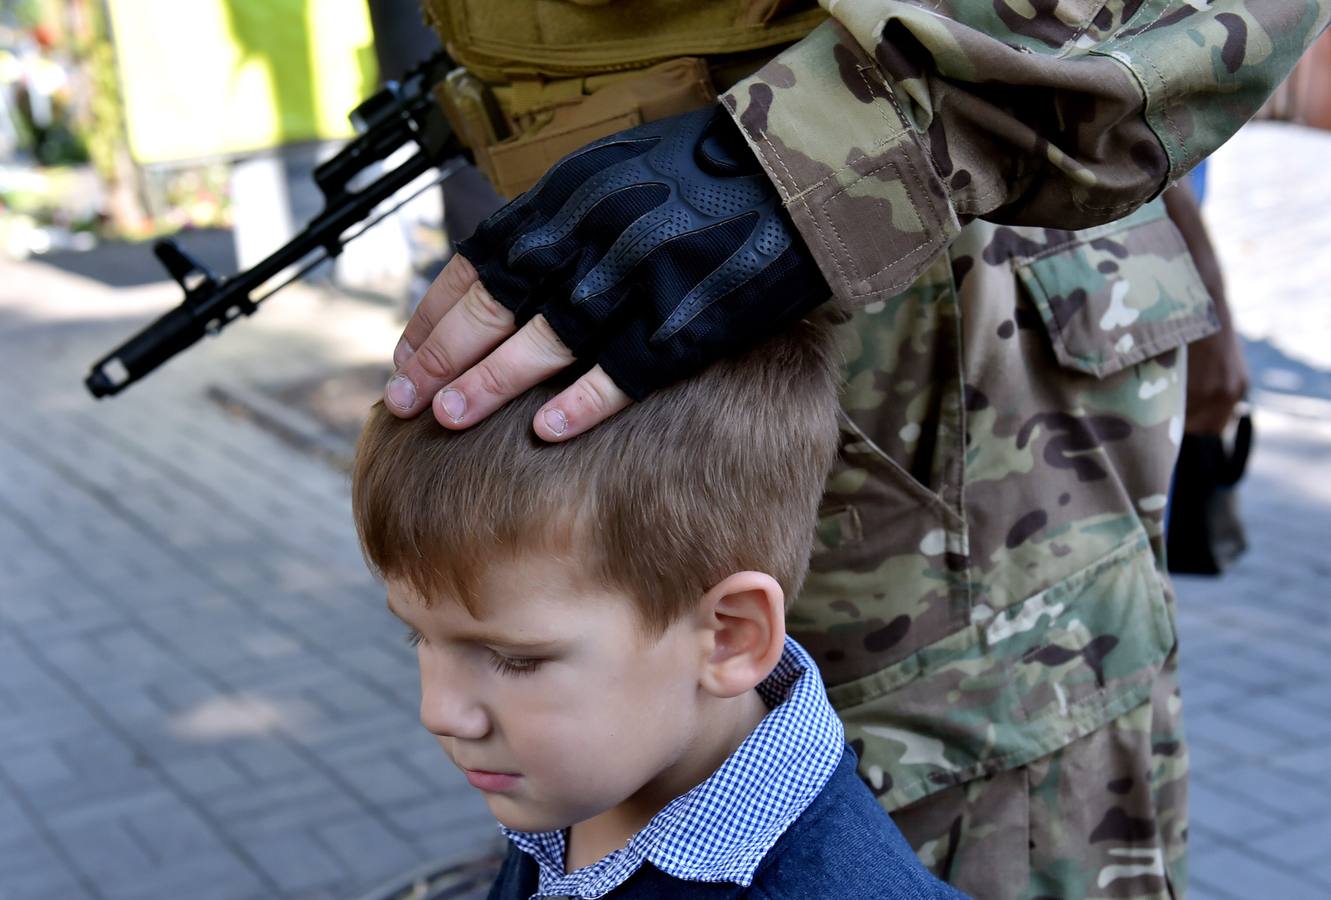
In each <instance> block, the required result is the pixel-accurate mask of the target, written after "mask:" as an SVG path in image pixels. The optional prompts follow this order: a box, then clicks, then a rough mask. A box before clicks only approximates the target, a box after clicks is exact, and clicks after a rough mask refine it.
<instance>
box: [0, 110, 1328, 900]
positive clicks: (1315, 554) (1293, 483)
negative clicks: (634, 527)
mask: <svg viewBox="0 0 1331 900" xmlns="http://www.w3.org/2000/svg"><path fill="white" fill-rule="evenodd" d="M1328 159H1331V135H1312V134H1309V133H1304V132H1295V131H1288V130H1280V129H1278V128H1276V127H1272V126H1267V127H1263V128H1254V129H1252V130H1251V131H1250V132H1245V133H1244V134H1243V135H1241V136H1240V137H1239V138H1238V139H1236V140H1235V141H1234V142H1232V143H1231V145H1230V146H1229V147H1227V148H1225V149H1224V150H1222V151H1221V153H1220V154H1219V155H1218V157H1217V158H1216V160H1215V163H1214V168H1213V171H1212V179H1213V182H1212V190H1213V195H1212V199H1211V201H1210V202H1209V203H1208V208H1207V215H1208V219H1209V220H1210V222H1211V224H1212V227H1213V230H1214V232H1215V237H1216V239H1217V243H1218V245H1219V246H1220V249H1221V252H1222V254H1223V255H1224V257H1225V261H1226V264H1227V268H1228V270H1229V277H1230V282H1231V291H1232V293H1233V303H1234V306H1235V308H1236V310H1237V315H1238V318H1239V322H1240V327H1241V329H1242V330H1244V331H1245V333H1246V334H1248V335H1249V336H1250V337H1252V338H1253V339H1254V340H1253V342H1252V344H1251V347H1250V349H1251V350H1252V354H1253V361H1254V365H1255V369H1256V378H1255V381H1256V383H1257V385H1258V387H1259V388H1260V390H1259V391H1258V392H1257V393H1256V396H1255V399H1256V401H1257V404H1258V407H1259V410H1260V413H1259V419H1258V428H1259V433H1260V436H1259V440H1260V445H1259V446H1260V449H1259V452H1258V453H1257V455H1256V457H1255V459H1254V464H1253V467H1252V471H1251V474H1250V478H1249V480H1248V482H1247V483H1246V487H1245V490H1244V493H1243V499H1244V513H1245V518H1246V521H1247V523H1248V526H1249V529H1250V538H1251V541H1252V544H1253V549H1252V551H1251V552H1250V554H1249V555H1248V557H1247V558H1245V559H1244V560H1243V562H1242V563H1241V564H1240V566H1239V567H1238V568H1237V569H1236V570H1235V571H1234V572H1233V573H1232V574H1231V575H1228V576H1227V577H1225V578H1224V579H1222V580H1218V581H1211V580H1186V581H1180V583H1179V585H1178V588H1179V598H1180V600H1179V606H1180V615H1181V620H1182V621H1181V626H1180V627H1181V632H1182V644H1183V649H1182V661H1183V690H1184V698H1185V705H1186V708H1187V710H1188V728H1189V734H1190V738H1191V741H1192V754H1193V766H1194V768H1193V771H1194V773H1195V778H1194V780H1193V811H1192V835H1193V845H1194V858H1193V875H1194V888H1193V891H1192V896H1193V897H1217V898H1230V897H1232V898H1249V897H1258V896H1262V897H1265V896H1279V897H1282V898H1298V897H1309V898H1311V897H1324V896H1327V895H1328V894H1331V854H1329V853H1327V851H1328V850H1329V849H1331V752H1328V750H1327V749H1326V748H1327V743H1328V741H1331V603H1329V601H1328V598H1329V597H1331V587H1329V585H1331V551H1328V546H1327V544H1328V540H1331V539H1329V538H1328V536H1329V535H1331V466H1328V463H1331V349H1329V348H1331V302H1328V301H1331V297H1328V294H1329V293H1331V287H1328V285H1331V254H1328V253H1327V252H1326V250H1325V248H1326V247H1327V246H1331V212H1329V211H1331V173H1328V172H1327V171H1326V165H1325V161H1326V160H1328ZM1312 217H1316V218H1312ZM1263 262H1264V263H1265V265H1264V267H1263V268H1260V269H1259V268H1257V266H1258V265H1259V264H1262V263H1263ZM110 274H111V276H114V275H115V274H116V273H115V272H111V273H110ZM104 280H107V281H111V282H114V283H124V282H125V281H133V280H134V279H118V278H116V277H106V278H104ZM177 300H178V293H177V290H176V289H175V287H174V285H169V284H160V283H158V284H150V285H147V286H137V287H119V288H112V287H108V286H107V285H106V284H104V283H102V282H100V281H97V280H93V279H90V278H85V277H81V276H78V275H74V274H70V273H69V272H65V271H59V270H57V269H53V268H51V267H50V266H47V265H44V264H37V263H26V264H16V263H0V409H3V410H4V414H3V415H0V900H18V898H22V900H29V898H46V897H61V898H66V897H67V898H79V897H96V898H168V897H171V898H174V897H177V896H189V897H191V898H196V900H204V898H227V900H230V898H251V897H255V898H257V897H291V898H296V897H300V898H323V897H329V898H332V897H339V898H346V897H355V896H356V895H357V894H358V893H359V892H360V891H361V890H363V889H365V888H367V887H369V886H371V885H374V884H378V883H380V882H382V881H383V880H384V879H385V878H387V877H389V876H391V875H392V874H393V873H396V872H401V871H405V870H408V869H411V868H413V867H415V866H417V865H420V864H422V863H426V862H430V861H434V860H439V859H460V858H462V857H465V856H468V855H470V854H472V853H474V852H477V851H478V850H481V849H482V848H483V847H484V846H485V844H486V842H487V841H490V840H492V839H493V835H494V830H493V826H492V824H491V822H490V819H489V817H488V814H487V813H486V810H485V807H484V805H483V804H482V803H480V802H479V800H478V799H477V797H476V796H475V795H474V793H473V792H472V791H471V789H470V788H469V787H467V786H466V784H465V783H464V782H463V781H462V780H461V778H460V777H459V776H458V775H457V774H456V773H455V772H454V771H453V770H452V767H451V766H450V765H449V764H448V763H447V761H446V760H445V759H444V758H443V757H442V754H441V753H440V751H439V749H438V748H437V747H436V746H435V745H434V743H433V741H432V739H431V738H430V737H429V736H428V735H426V734H425V733H424V732H423V731H422V730H421V729H420V727H419V725H418V724H417V723H416V703H417V688H416V681H415V672H414V660H413V658H412V656H411V654H410V652H409V651H408V650H407V648H406V647H405V646H404V644H403V641H402V634H401V627H400V626H398V625H396V624H395V623H394V621H393V620H392V619H390V617H389V616H388V614H387V613H386V612H385V611H384V609H383V597H382V592H381V591H380V589H379V588H378V587H377V586H376V585H375V584H374V583H373V582H372V580H371V579H370V578H369V576H368V575H366V574H365V572H364V569H363V566H362V563H361V559H360V554H359V552H358V550H357V548H356V543H355V537H354V534H353V531H352V527H351V522H350V515H349V502H348V487H347V483H346V479H345V477H344V476H343V475H342V474H340V473H339V472H337V471H335V470H334V469H332V468H330V467H328V466H327V465H325V464H324V463H322V462H320V461H318V460H317V459H315V458H313V457H311V456H309V455H307V454H304V453H301V452H299V451H297V450H294V449H292V448H291V447H289V446H288V445H287V444H284V443H283V442H281V441H279V440H277V439H276V438H274V437H272V436H271V435H270V434H268V433H267V432H265V431H264V430H262V429H260V428H258V427H256V426H254V425H252V424H250V423H248V422H245V421H242V420H239V419H236V418H234V417H231V416H229V415H227V414H226V413H224V412H222V411H221V410H220V409H219V408H218V407H217V406H216V405H215V404H213V403H212V402H210V401H209V400H207V399H206V397H205V393H206V390H207V388H208V387H209V386H210V385H215V384H223V383H225V384H237V383H255V382H272V381H282V380H294V379H298V378H300V377H302V376H308V375H312V374H315V373H319V372H325V371H333V370H336V369H339V368H344V367H347V366H352V365H356V364H359V363H362V362H365V361H377V360H381V359H383V358H384V357H385V356H386V355H387V354H388V353H389V352H390V349H391V347H392V345H393V342H394V340H395V338H396V330H395V324H394V321H393V318H392V316H391V315H390V314H389V312H388V311H387V310H385V309H380V308H377V307H374V306H372V305H369V304H366V303H361V302H353V301H350V300H346V299H342V298H337V297H332V296H327V295H324V294H321V293H320V292H318V291H316V290H314V289H309V288H303V287H302V288H297V289H295V290H293V291H291V292H290V293H288V294H286V295H284V296H282V297H281V298H280V299H279V300H277V301H275V302H274V303H273V304H272V305H271V306H270V307H269V308H267V309H265V310H263V311H262V312H261V313H260V314H259V315H257V316H256V317H255V318H254V319H253V320H250V321H247V322H242V323H240V324H238V325H235V326H233V327H232V329H231V330H230V331H229V332H228V333H227V334H226V335H225V337H224V338H222V339H221V340H215V341H208V342H206V343H205V344H204V345H202V346H200V347H197V348H195V349H193V350H191V351H190V352H189V353H187V354H186V355H185V356H184V357H182V358H180V359H178V360H176V361H175V362H173V363H171V364H170V365H169V366H168V367H167V368H166V369H164V370H163V371H161V372H159V373H158V374H156V375H154V376H152V377H150V378H149V379H147V380H146V381H145V382H143V383H142V384H139V385H136V386H134V387H133V388H131V389H130V390H129V391H128V392H126V393H125V394H124V395H122V396H120V397H117V398H115V399H113V400H109V401H102V402H100V403H94V402H93V401H92V400H91V399H90V398H89V397H88V395H87V394H86V393H85V392H84V390H83V388H82V385H81V381H82V378H83V376H84V375H85V374H86V371H87V367H88V365H89V363H90V362H92V361H93V360H94V359H95V358H96V357H98V356H100V355H101V354H102V353H104V352H105V351H106V350H108V349H109V348H110V347H111V346H112V345H113V344H115V343H117V342H118V341H119V340H121V339H122V338H124V337H125V336H127V335H128V334H129V333H130V332H131V331H133V330H135V329H136V328H137V327H139V325H141V324H142V323H143V322H144V321H146V320H147V319H148V318H149V317H150V316H152V315H155V314H158V313H160V312H161V311H162V310H164V309H165V308H166V307H167V306H169V305H170V304H172V303H174V302H176V301H177Z"/></svg>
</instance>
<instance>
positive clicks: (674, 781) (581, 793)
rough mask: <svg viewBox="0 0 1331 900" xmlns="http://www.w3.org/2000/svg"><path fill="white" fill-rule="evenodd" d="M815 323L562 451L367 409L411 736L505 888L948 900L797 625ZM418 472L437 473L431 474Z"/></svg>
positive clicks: (520, 429)
mask: <svg viewBox="0 0 1331 900" xmlns="http://www.w3.org/2000/svg"><path fill="white" fill-rule="evenodd" d="M831 355H832V354H831V348H830V328H829V327H827V326H826V325H825V324H822V323H812V322H805V323H802V324H801V325H800V326H799V327H797V328H795V329H792V330H791V331H790V332H789V333H787V334H785V335H781V336H779V337H777V338H774V339H772V340H771V341H769V342H768V343H767V344H765V345H762V346H760V347H758V348H757V349H755V350H754V351H752V352H750V353H748V354H747V355H744V356H742V357H739V358H736V359H732V360H727V361H724V362H721V363H717V364H716V365H714V366H713V367H712V368H711V369H709V370H708V371H707V372H706V373H705V374H704V375H703V376H701V377H699V378H695V379H691V380H688V381H686V382H682V383H680V384H678V385H675V386H674V387H671V388H669V389H666V390H662V391H659V392H657V393H655V394H653V395H651V396H650V397H648V398H647V399H646V400H644V401H643V402H642V403H640V404H637V405H635V406H634V407H631V408H630V409H628V410H626V411H625V412H623V413H621V414H620V415H618V416H616V417H615V418H614V419H612V420H611V421H609V422H607V423H605V424H604V425H602V426H601V427H599V428H597V429H595V430H594V431H592V432H590V433H588V434H586V435H584V436H581V437H579V438H578V439H577V440H574V441H571V442H568V443H563V444H547V443H545V442H543V441H538V440H536V439H535V438H534V437H533V436H532V435H531V433H530V422H531V419H532V416H533V415H534V414H535V412H536V411H537V410H538V409H539V408H540V405H541V404H542V403H543V402H545V401H546V400H547V399H548V398H549V397H550V396H551V395H552V394H551V391H552V390H554V389H557V388H558V387H559V386H558V385H556V386H551V387H547V388H543V389H538V390H535V391H532V392H529V393H528V394H527V395H526V396H525V397H524V398H523V399H521V400H519V401H516V402H514V403H511V404H509V405H507V406H506V407H504V408H503V409H502V410H501V411H500V412H498V413H496V414H495V415H493V416H491V417H490V418H488V419H486V420H485V421H484V422H483V423H481V424H480V425H478V426H477V427H475V428H473V429H469V430H467V431H460V432H453V431H447V430H444V429H441V428H439V427H438V425H437V424H436V423H435V422H434V420H433V419H432V417H430V416H419V417H417V418H416V419H414V420H407V421H403V420H399V419H396V418H394V417H393V416H391V415H389V414H387V413H386V411H385V410H383V408H382V407H376V408H375V410H374V411H373V413H372V415H371V418H370V421H369V423H368V424H367V425H366V428H365V431H364V434H363V435H362V438H361V443H360V446H359V448H358V450H357V459H356V467H355V472H354V475H353V505H354V508H355V514H356V522H357V528H358V531H359V533H360V537H361V541H362V545H363V547H364V549H365V554H366V558H367V560H368V561H369V562H370V564H371V566H372V567H373V568H374V569H376V570H377V571H378V573H379V574H380V575H381V576H382V577H383V578H384V580H385V582H386V584H387V587H388V605H389V609H390V610H391V611H392V612H393V613H394V615H396V616H398V617H399V618H400V619H402V620H403V621H404V622H405V623H406V624H407V626H408V629H409V634H410V638H411V641H412V643H414V644H415V645H416V652H417V658H418V661H419V665H420V674H421V722H422V724H423V725H424V726H425V727H426V728H427V729H428V730H430V731H431V732H432V733H433V734H435V735H436V737H437V739H438V740H439V743H440V745H441V747H442V748H443V750H444V752H445V753H446V754H447V755H448V756H449V758H450V759H451V760H452V761H453V763H454V764H455V765H457V766H458V767H459V768H460V769H462V770H463V772H464V773H465V774H466V777H467V780H468V781H469V782H470V783H471V784H472V785H473V786H474V787H476V788H477V789H478V790H480V791H481V792H482V793H483V794H484V795H485V799H486V801H487V803H488V804H489V807H490V810H491V811H492V812H493V813H494V815H495V817H496V818H497V819H498V820H499V822H500V823H501V825H502V827H503V831H504V833H505V834H506V835H507V836H508V838H509V839H510V842H511V845H510V849H509V854H508V858H507V859H506V861H505V863H504V866H503V869H502V871H501V872H500V874H499V877H498V879H497V881H496V882H495V885H494V887H493V889H492V891H491V894H490V896H491V898H493V900H509V898H522V900H526V898H529V897H566V896H567V897H581V898H592V897H603V896H609V897H634V898H691V897H741V896H744V897H762V898H787V897H789V898H801V900H807V898H818V897H829V898H832V897H835V898H838V900H848V898H855V900H859V898H887V897H920V898H923V897H955V896H959V895H958V894H956V892H955V891H953V890H952V889H951V888H949V887H947V886H946V885H944V884H943V883H942V882H939V881H937V880H935V879H934V878H933V877H932V876H931V875H929V874H928V873H927V872H926V871H925V870H924V869H923V867H922V866H920V864H919V863H918V862H917V861H916V859H915V857H914V855H913V854H912V853H911V850H910V848H909V847H908V845H907V844H906V842H905V841H904V839H903V838H902V837H901V835H900V833H899V832H898V831H897V829H896V826H895V825H893V824H892V821H891V820H890V819H889V818H888V817H887V814H886V813H884V812H883V811H882V809H881V808H880V807H879V806H878V804H877V802H876V801H875V800H874V799H873V797H872V795H871V794H870V793H869V791H868V789H867V788H866V787H865V786H864V785H863V784H862V783H861V782H860V781H859V780H858V778H857V776H856V774H855V756H854V754H853V753H852V752H851V751H850V750H849V748H847V746H846V744H845V740H844V733H843V730H842V726H841V723H840V722H839V721H838V719H837V717H836V715H835V713H834V712H833V710H832V708H831V706H830V705H829V703H828V700H827V696H826V694H825V692H824V690H823V687H822V682H821V680H820V678H819V675H818V671H817V668H816V666H815V665H814V663H813V661H812V659H811V658H810V657H809V656H808V654H807V653H806V652H805V651H804V650H803V648H801V647H800V646H799V645H798V644H796V643H795V642H794V641H792V640H790V639H788V638H787V637H786V635H785V598H787V597H793V596H794V594H795V592H796V591H797V590H798V589H799V586H800V583H801V582H802V581H803V578H804V575H805V572H806V570H807V566H808V557H809V552H810V548H811V544H812V540H813V532H814V525H815V517H816V514H817V508H818V503H819V499H820V497H821V495H822V491H823V480H824V478H825V477H826V474H827V472H828V469H829V467H830V465H831V462H832V458H833V453H834V451H835V449H836V442H837V425H836V390H837V385H836V379H835V366H834V365H833V362H832V360H831ZM422 473H424V474H422Z"/></svg>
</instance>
